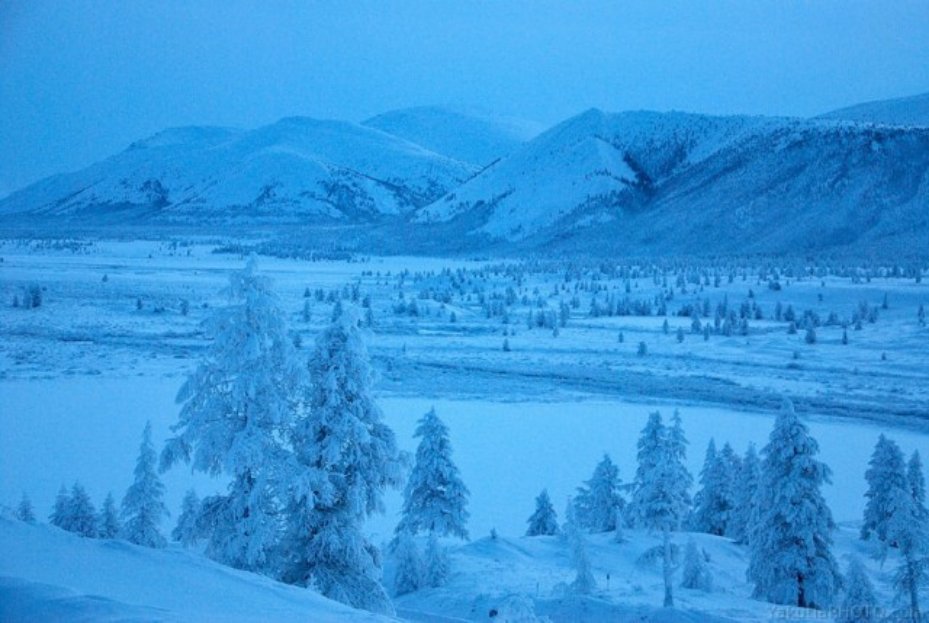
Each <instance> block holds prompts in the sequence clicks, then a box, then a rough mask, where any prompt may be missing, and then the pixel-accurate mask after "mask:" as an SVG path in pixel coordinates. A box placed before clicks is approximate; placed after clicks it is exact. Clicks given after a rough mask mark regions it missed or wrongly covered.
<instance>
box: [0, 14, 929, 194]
mask: <svg viewBox="0 0 929 623" xmlns="http://www.w3.org/2000/svg"><path fill="white" fill-rule="evenodd" d="M925 91H929V2H927V1H926V0H917V1H912V2H895V1H877V0H875V1H870V2H863V1H855V0H844V1H834V0H816V1H812V0H811V1H808V2H789V1H786V0H773V1H767V0H765V1H760V0H759V1H750V0H739V1H734V0H730V1H719V2H657V1H645V2H629V1H619V0H616V1H613V2H577V1H575V2H550V1H542V0H533V1H525V2H515V1H512V2H511V1H504V0H495V1H487V2H479V1H461V2H443V1H439V0H430V1H422V2H412V1H410V2H392V1H387V0H379V1H376V2H356V1H349V2H283V1H274V0H267V1H264V2H242V1H237V0H223V1H218V2H206V1H196V2H173V1H170V0H168V1H157V2H146V1H143V0H121V1H97V2H80V1H71V0H52V1H46V0H0V196H2V195H4V194H6V193H7V192H9V191H11V190H13V189H15V188H17V187H20V186H23V185H25V184H26V183H29V182H32V181H34V180H36V179H38V178H40V177H43V176H45V175H49V174H52V173H55V172H59V171H64V170H73V169H77V168H80V167H82V166H84V165H86V164H89V163H91V162H93V161H95V160H98V159H101V158H103V157H106V156H108V155H110V154H112V153H114V152H116V151H118V150H121V149H123V148H124V147H125V146H127V145H128V144H129V143H130V142H132V141H133V140H135V139H138V138H141V137H144V136H147V135H149V134H152V133H154V132H156V131H158V130H160V129H162V128H164V127H168V126H178V125H190V124H215V125H231V126H237V127H255V126H258V125H260V124H264V123H269V122H272V121H275V120H276V119H278V118H280V117H283V116H288V115H298V114H299V115H309V116H316V117H333V118H342V119H349V120H356V121H357V120H361V119H364V118H365V117H367V116H370V115H374V114H377V113H379V112H382V111H385V110H389V109H392V108H400V107H406V106H414V105H423V104H445V105H452V106H456V107H465V108H473V107H477V108H481V109H484V110H486V111H489V112H495V113H500V114H507V115H514V116H521V117H525V118H528V119H533V120H537V121H540V122H543V123H554V122H556V121H559V120H561V119H563V118H566V117H568V116H570V115H573V114H575V113H577V112H580V111H581V110H584V109H586V108H589V107H591V106H597V107H600V108H603V109H606V110H614V111H618V110H626V109H641V108H648V109H658V110H668V109H678V110H688V111H696V112H709V113H757V114H783V115H812V114H816V113H819V112H825V111H826V110H829V109H832V108H836V107H840V106H844V105H847V104H852V103H857V102H859V101H864V100H872V99H881V98H887V97H897V96H903V95H913V94H916V93H920V92H925Z"/></svg>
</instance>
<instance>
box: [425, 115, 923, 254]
mask: <svg viewBox="0 0 929 623" xmlns="http://www.w3.org/2000/svg"><path fill="white" fill-rule="evenodd" d="M927 202H929V129H915V128H914V129H904V128H884V127H879V126H871V125H860V124H851V123H846V122H835V121H806V120H797V119H778V118H758V117H711V116H705V115H691V114H683V113H645V112H638V113H620V114H606V113H603V112H600V111H597V110H592V111H588V112H585V113H583V114H581V115H579V116H577V117H575V118H573V119H569V120H568V121H565V122H563V123H561V124H559V125H558V126H556V127H554V128H552V129H551V130H549V131H547V132H545V133H544V134H542V135H540V136H539V137H538V138H536V139H535V140H533V141H531V142H530V143H528V144H526V145H525V146H524V147H522V148H521V149H520V150H518V151H517V152H515V153H514V154H513V155H512V156H510V157H509V158H507V159H505V160H503V161H501V162H499V163H497V164H495V165H494V166H492V167H490V168H488V169H487V170H486V171H484V172H482V173H481V174H480V175H478V176H476V177H475V178H473V179H471V180H469V181H468V182H466V183H465V184H463V185H462V186H461V187H459V188H456V189H455V190H453V191H452V192H450V193H449V194H448V195H446V196H445V197H443V198H442V199H439V200H438V201H436V202H434V203H433V204H431V205H429V206H426V207H424V208H422V209H421V210H419V211H418V212H417V214H416V216H415V219H416V220H417V221H418V222H424V223H447V224H448V225H449V226H454V224H455V223H456V222H458V223H460V224H461V225H460V227H461V229H462V230H463V231H467V232H469V233H470V234H472V235H473V237H474V238H475V239H480V238H486V237H489V238H491V239H496V240H506V241H509V242H510V243H513V242H518V243H519V244H521V245H522V246H531V247H533V248H539V247H546V248H548V247H551V246H556V247H560V248H565V249H569V250H570V249H573V250H584V251H599V252H614V253H615V252H618V253H631V252H635V253H638V252H648V251H655V250H659V251H673V252H688V253H691V252H696V253H701V252H702V253H706V252H713V253H715V252H747V251H769V252H785V251H804V250H809V249H815V248H826V247H835V246H856V245H859V246H860V245H866V246H868V247H869V248H873V247H874V246H875V245H877V246H880V245H890V246H891V247H895V246H898V245H899V246H900V248H908V247H909V248H912V247H911V245H912V244H913V243H914V242H915V243H923V242H925V241H927V236H929V215H927V214H926V210H925V206H926V205H927ZM917 248H918V247H917ZM924 248H927V247H924Z"/></svg>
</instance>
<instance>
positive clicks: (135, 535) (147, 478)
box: [122, 422, 168, 548]
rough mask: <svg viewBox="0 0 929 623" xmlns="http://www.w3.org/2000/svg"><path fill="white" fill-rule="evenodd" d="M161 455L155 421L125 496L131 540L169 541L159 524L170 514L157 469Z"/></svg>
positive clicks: (158, 545)
mask: <svg viewBox="0 0 929 623" xmlns="http://www.w3.org/2000/svg"><path fill="white" fill-rule="evenodd" d="M156 463H157V455H156V454H155V447H154V446H153V445H152V424H151V422H147V423H146V424H145V429H144V430H143V431H142V444H141V445H140V446H139V458H138V459H137V460H136V464H135V472H134V476H135V480H134V481H133V483H132V484H131V485H130V486H129V489H128V490H127V491H126V495H125V496H123V505H122V518H123V532H122V535H123V537H124V538H125V539H126V540H127V541H129V542H130V543H135V544H136V545H142V546H144V547H155V548H161V547H164V546H165V545H167V541H166V540H165V537H164V535H163V534H161V530H159V528H158V526H159V525H160V524H161V518H162V517H163V516H165V515H167V514H168V509H167V508H165V505H164V493H165V488H164V485H163V484H161V480H160V479H159V478H158V472H157V471H156V469H155V466H156Z"/></svg>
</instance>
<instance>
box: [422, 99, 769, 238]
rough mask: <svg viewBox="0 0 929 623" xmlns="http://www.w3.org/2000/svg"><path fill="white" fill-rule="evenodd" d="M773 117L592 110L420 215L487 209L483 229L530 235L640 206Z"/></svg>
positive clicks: (429, 218)
mask: <svg viewBox="0 0 929 623" xmlns="http://www.w3.org/2000/svg"><path fill="white" fill-rule="evenodd" d="M772 123H774V122H773V121H771V120H765V119H761V118H750V117H707V116H703V115H692V114H685V113H667V114H661V113H653V112H628V113H620V114H607V113H604V112H602V111H600V110H595V109H592V110H588V111H587V112H584V113H582V114H580V115H578V116H576V117H573V118H571V119H568V120H567V121H565V122H563V123H560V124H558V125H557V126H555V127H553V128H552V129H550V130H548V131H547V132H545V133H543V134H542V135H540V136H539V137H537V138H536V139H535V140H533V141H531V142H530V143H528V144H527V145H525V146H524V147H523V148H521V149H520V150H518V151H516V152H515V153H514V154H512V155H511V156H510V157H509V158H507V159H505V160H503V161H501V162H499V163H497V164H495V165H494V166H492V167H490V168H488V169H487V170H486V171H484V172H483V173H482V174H481V175H479V176H477V177H475V178H474V179H472V180H470V181H469V182H467V183H466V184H464V185H463V186H461V187H459V188H457V189H455V190H454V191H452V192H451V193H449V194H448V195H446V196H445V197H443V198H442V199H440V200H438V201H436V202H435V203H433V204H432V205H430V206H427V207H425V208H423V209H422V210H421V211H420V212H419V213H418V214H417V220H419V221H421V222H436V221H447V220H450V219H452V218H454V217H456V216H458V215H461V214H463V213H466V212H468V211H472V210H477V211H479V212H482V213H485V214H486V219H485V222H484V224H483V226H482V227H481V228H480V231H482V232H485V233H487V234H490V235H491V236H493V237H498V238H507V239H511V240H515V239H521V238H526V237H528V236H531V235H533V234H535V233H536V232H538V231H540V230H543V229H545V228H546V227H549V226H551V225H553V224H554V223H556V222H558V221H559V219H561V218H564V217H566V216H569V215H572V214H576V213H577V212H578V211H581V212H590V211H592V210H596V209H598V208H602V207H611V206H614V205H623V204H638V203H641V202H643V201H644V200H645V199H647V197H648V196H649V195H650V194H651V193H652V192H654V189H655V188H656V187H659V186H660V184H661V183H662V182H663V181H664V180H665V179H667V178H669V177H671V176H672V175H674V174H675V173H676V172H678V171H680V170H681V169H683V168H686V167H687V166H689V165H692V164H694V163H696V162H699V161H701V160H703V159H705V158H706V157H708V156H709V155H711V154H713V153H715V152H717V151H719V150H720V149H722V148H724V147H725V146H727V145H729V144H730V143H732V142H734V141H737V140H739V139H740V138H741V137H743V136H745V135H746V133H748V132H751V131H754V130H756V129H757V128H759V127H762V126H766V125H770V124H772Z"/></svg>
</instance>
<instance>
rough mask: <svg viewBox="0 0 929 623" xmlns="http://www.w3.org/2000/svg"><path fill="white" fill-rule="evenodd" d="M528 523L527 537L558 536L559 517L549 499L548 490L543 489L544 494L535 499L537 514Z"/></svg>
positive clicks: (533, 514)
mask: <svg viewBox="0 0 929 623" xmlns="http://www.w3.org/2000/svg"><path fill="white" fill-rule="evenodd" d="M528 523H529V529H528V530H526V536H540V535H553V534H558V515H557V514H556V513H555V507H554V506H552V500H551V498H549V497H548V489H542V493H540V494H539V495H538V497H537V498H536V499H535V512H534V513H532V515H531V516H530V517H529V519H528Z"/></svg>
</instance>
